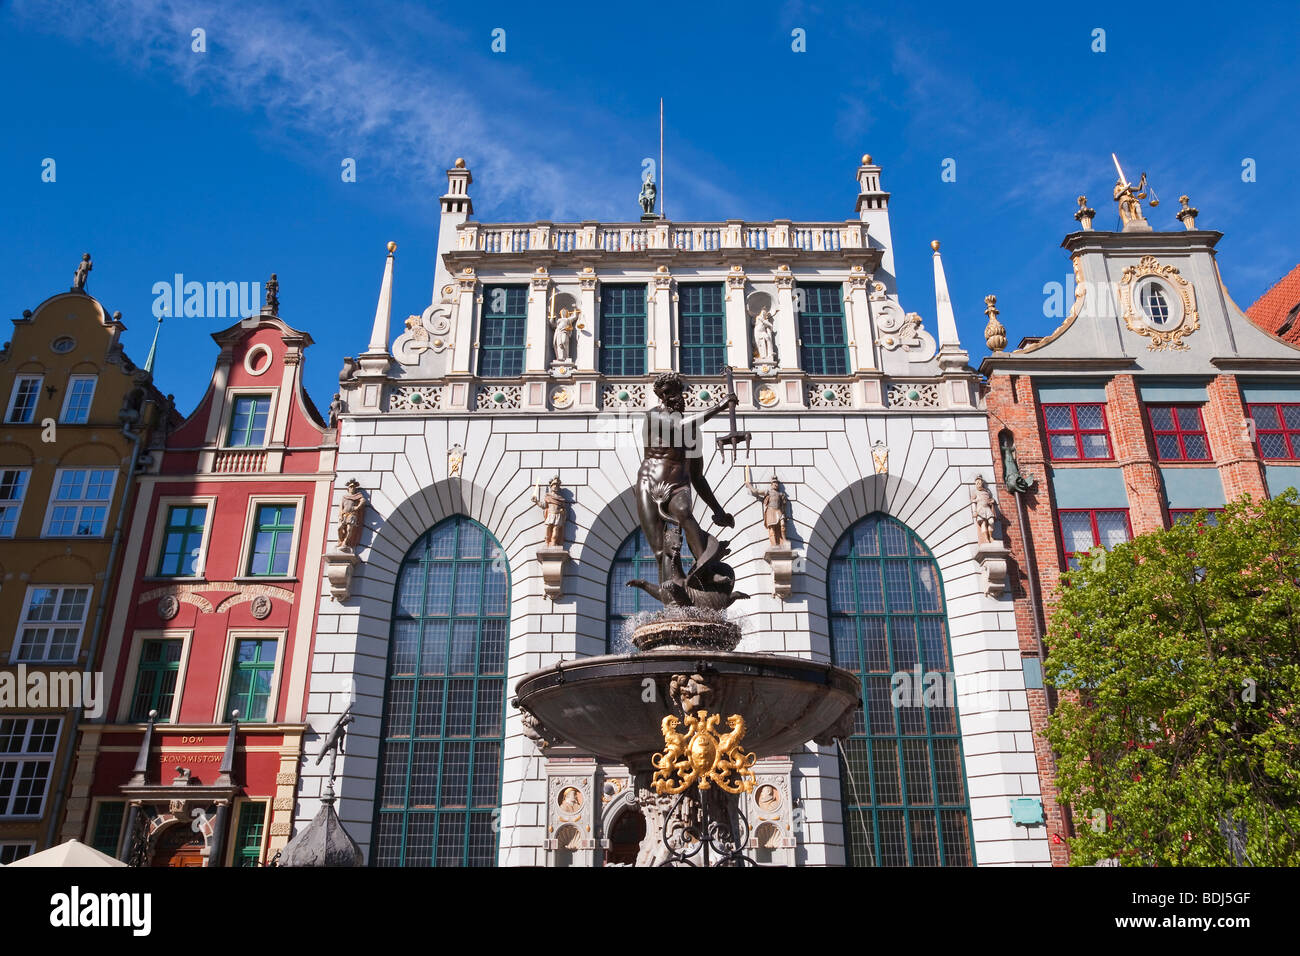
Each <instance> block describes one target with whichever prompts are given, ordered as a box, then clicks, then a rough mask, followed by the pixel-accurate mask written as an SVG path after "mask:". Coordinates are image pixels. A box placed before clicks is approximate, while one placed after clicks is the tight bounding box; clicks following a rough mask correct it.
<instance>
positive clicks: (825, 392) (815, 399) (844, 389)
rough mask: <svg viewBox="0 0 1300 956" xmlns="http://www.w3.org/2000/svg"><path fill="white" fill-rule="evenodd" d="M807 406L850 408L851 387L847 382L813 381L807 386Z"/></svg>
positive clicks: (851, 399) (851, 402)
mask: <svg viewBox="0 0 1300 956" xmlns="http://www.w3.org/2000/svg"><path fill="white" fill-rule="evenodd" d="M808 407H809V408H852V407H853V387H852V385H851V384H850V383H848V382H814V383H813V384H812V385H811V386H809V388H808Z"/></svg>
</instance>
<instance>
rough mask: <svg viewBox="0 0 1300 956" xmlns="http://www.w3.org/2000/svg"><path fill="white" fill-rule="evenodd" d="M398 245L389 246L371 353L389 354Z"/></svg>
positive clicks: (372, 335)
mask: <svg viewBox="0 0 1300 956" xmlns="http://www.w3.org/2000/svg"><path fill="white" fill-rule="evenodd" d="M396 250H397V243H395V242H390V243H389V244H388V258H387V259H385V260H384V281H383V282H382V283H381V284H380V286H379V303H378V304H377V305H376V306H375V324H374V327H373V328H372V329H371V331H370V345H369V347H368V348H367V351H368V352H371V353H380V352H382V353H385V354H386V353H387V352H388V327H389V322H390V321H391V319H392V315H393V253H394V252H395V251H396Z"/></svg>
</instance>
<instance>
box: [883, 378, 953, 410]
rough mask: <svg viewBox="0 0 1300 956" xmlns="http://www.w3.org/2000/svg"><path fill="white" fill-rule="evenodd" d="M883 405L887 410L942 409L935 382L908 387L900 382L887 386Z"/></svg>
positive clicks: (918, 383)
mask: <svg viewBox="0 0 1300 956" xmlns="http://www.w3.org/2000/svg"><path fill="white" fill-rule="evenodd" d="M885 405H886V406H887V407H889V408H942V407H943V402H942V401H941V400H940V398H939V385H938V383H937V382H917V383H914V384H910V385H909V384H908V383H906V382H902V383H897V384H894V385H890V386H889V392H888V394H887V395H886V397H885Z"/></svg>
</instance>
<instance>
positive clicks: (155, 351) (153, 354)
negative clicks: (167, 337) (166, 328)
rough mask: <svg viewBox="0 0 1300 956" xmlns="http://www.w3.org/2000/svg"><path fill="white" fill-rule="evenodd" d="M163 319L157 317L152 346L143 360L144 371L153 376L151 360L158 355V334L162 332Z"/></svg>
mask: <svg viewBox="0 0 1300 956" xmlns="http://www.w3.org/2000/svg"><path fill="white" fill-rule="evenodd" d="M162 322H163V317H162V316H161V315H160V316H158V324H157V325H155V326H154V328H153V344H152V345H150V346H149V356H148V357H147V358H146V359H145V360H144V370H145V371H146V372H148V373H149V374H150V375H152V374H153V360H154V359H155V358H156V357H157V355H158V333H159V332H161V331H162Z"/></svg>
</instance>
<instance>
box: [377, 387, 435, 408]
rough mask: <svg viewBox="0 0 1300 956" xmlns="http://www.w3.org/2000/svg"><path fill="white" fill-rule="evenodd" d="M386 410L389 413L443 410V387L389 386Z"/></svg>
mask: <svg viewBox="0 0 1300 956" xmlns="http://www.w3.org/2000/svg"><path fill="white" fill-rule="evenodd" d="M387 391H388V410H389V411H390V412H434V411H440V410H441V409H442V408H443V395H444V392H445V391H446V386H443V385H390V386H389V387H388V389H387Z"/></svg>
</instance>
